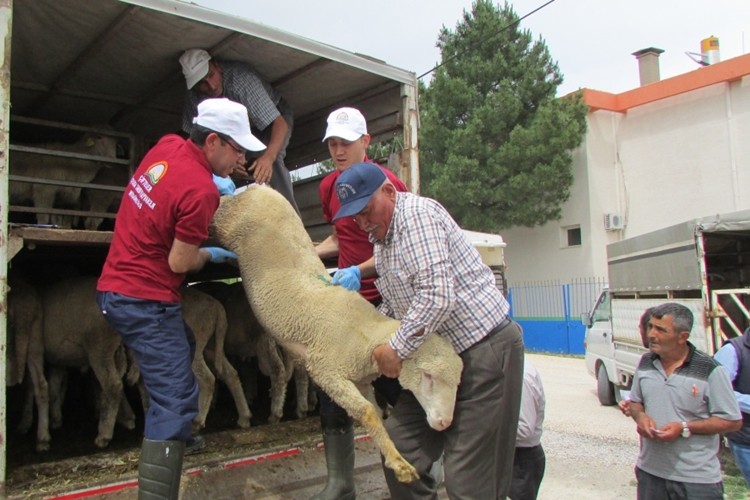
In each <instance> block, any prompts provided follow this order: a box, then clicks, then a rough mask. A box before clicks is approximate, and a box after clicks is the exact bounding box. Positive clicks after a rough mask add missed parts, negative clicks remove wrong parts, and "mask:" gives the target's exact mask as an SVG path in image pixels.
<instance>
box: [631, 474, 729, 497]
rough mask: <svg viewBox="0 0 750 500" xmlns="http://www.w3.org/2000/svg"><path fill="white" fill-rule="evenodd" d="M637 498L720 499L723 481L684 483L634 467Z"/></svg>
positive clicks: (722, 492)
mask: <svg viewBox="0 0 750 500" xmlns="http://www.w3.org/2000/svg"><path fill="white" fill-rule="evenodd" d="M635 478H636V479H637V480H638V497H637V498H638V500H722V499H723V498H724V483H722V482H721V481H719V482H718V483H684V482H681V481H670V480H669V479H662V478H660V477H658V476H654V475H653V474H649V473H648V472H646V471H644V470H641V469H640V468H638V467H636V468H635Z"/></svg>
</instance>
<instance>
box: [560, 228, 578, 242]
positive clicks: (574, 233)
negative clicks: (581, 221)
mask: <svg viewBox="0 0 750 500" xmlns="http://www.w3.org/2000/svg"><path fill="white" fill-rule="evenodd" d="M564 231H565V239H564V245H563V246H566V247H579V246H581V226H576V227H569V228H566V229H565V230H564Z"/></svg>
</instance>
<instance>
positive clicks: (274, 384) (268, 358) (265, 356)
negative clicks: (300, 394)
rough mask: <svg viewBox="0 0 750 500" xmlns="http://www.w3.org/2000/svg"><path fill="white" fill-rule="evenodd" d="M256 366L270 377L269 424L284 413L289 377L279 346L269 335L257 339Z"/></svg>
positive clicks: (277, 419)
mask: <svg viewBox="0 0 750 500" xmlns="http://www.w3.org/2000/svg"><path fill="white" fill-rule="evenodd" d="M258 367H259V368H260V372H261V373H263V374H264V375H266V376H267V377H270V379H271V414H270V415H269V417H268V423H269V424H275V423H277V422H279V421H280V420H281V417H282V416H283V414H284V400H285V399H286V384H287V380H289V378H288V377H287V375H286V369H285V368H284V360H283V359H281V355H280V353H279V348H278V346H277V344H276V342H275V341H274V340H273V338H272V337H271V336H270V335H267V334H264V335H261V337H260V338H259V339H258Z"/></svg>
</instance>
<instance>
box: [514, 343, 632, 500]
mask: <svg viewBox="0 0 750 500" xmlns="http://www.w3.org/2000/svg"><path fill="white" fill-rule="evenodd" d="M527 359H529V360H531V362H532V363H534V365H535V366H536V368H537V370H539V373H540V374H541V377H542V383H543V384H544V390H545V396H546V399H547V407H546V411H545V422H544V434H543V436H542V446H544V449H545V453H546V455H547V470H546V472H545V477H544V480H543V481H542V487H541V491H540V492H539V498H540V500H544V499H549V500H553V499H554V500H558V499H561V498H576V499H579V500H581V499H584V500H585V499H591V500H594V499H597V500H598V499H610V498H611V499H622V498H635V479H634V474H633V466H634V465H635V460H636V458H637V456H638V435H637V434H636V432H635V424H634V423H633V421H632V420H631V419H629V418H626V417H624V416H623V415H622V414H621V413H620V411H619V410H618V409H617V407H606V406H601V405H600V404H599V400H598V399H597V397H596V392H595V380H594V378H593V377H592V376H591V375H589V373H588V372H587V371H586V366H585V364H584V361H583V359H582V358H568V357H562V356H547V355H541V354H527Z"/></svg>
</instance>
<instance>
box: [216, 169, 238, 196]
mask: <svg viewBox="0 0 750 500" xmlns="http://www.w3.org/2000/svg"><path fill="white" fill-rule="evenodd" d="M213 176H214V184H216V189H218V190H219V194H220V195H225V194H228V195H232V194H234V190H235V189H237V186H235V185H234V181H233V180H232V179H231V178H230V177H219V176H218V175H216V174H213Z"/></svg>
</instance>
